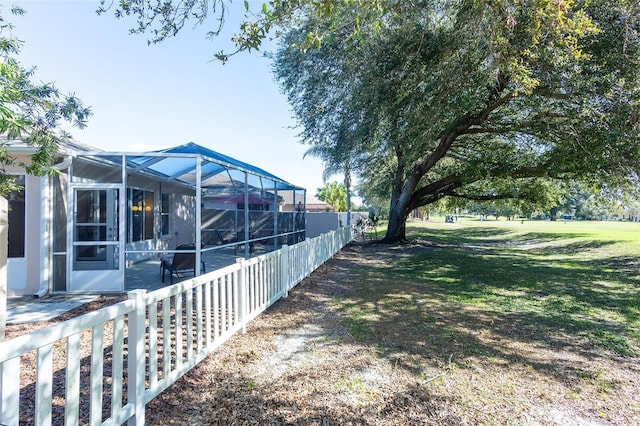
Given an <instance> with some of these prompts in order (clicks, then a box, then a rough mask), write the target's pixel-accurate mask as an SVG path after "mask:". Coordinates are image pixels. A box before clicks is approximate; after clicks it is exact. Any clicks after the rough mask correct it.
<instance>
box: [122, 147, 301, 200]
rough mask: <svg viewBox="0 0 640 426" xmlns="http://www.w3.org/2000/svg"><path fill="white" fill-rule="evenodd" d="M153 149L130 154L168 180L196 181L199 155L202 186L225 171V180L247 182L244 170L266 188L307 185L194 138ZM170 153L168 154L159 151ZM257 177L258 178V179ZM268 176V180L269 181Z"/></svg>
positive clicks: (139, 167)
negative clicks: (228, 154)
mask: <svg viewBox="0 0 640 426" xmlns="http://www.w3.org/2000/svg"><path fill="white" fill-rule="evenodd" d="M149 154H151V153H147V154H145V153H141V154H140V155H139V156H135V155H131V154H127V161H128V163H129V164H130V165H131V166H132V168H133V169H135V170H136V171H140V172H146V173H152V174H153V175H155V176H158V177H164V178H165V179H167V180H174V181H177V182H181V183H184V184H187V185H194V184H195V179H196V170H197V168H196V160H195V159H196V158H198V157H199V158H200V159H201V175H202V176H201V177H202V186H203V187H206V186H208V185H207V182H208V181H210V182H212V183H213V182H216V183H218V184H219V182H220V178H221V176H219V175H221V174H224V175H226V177H225V180H228V181H231V182H234V181H236V182H243V181H244V173H248V174H249V179H250V180H252V181H254V182H251V183H250V185H251V186H254V187H259V188H262V189H265V190H272V189H278V190H303V189H304V188H302V187H299V186H296V185H293V184H291V183H289V182H287V181H285V180H283V179H281V178H279V177H277V176H276V175H274V174H272V173H269V172H267V171H265V170H263V169H261V168H259V167H256V166H253V165H251V164H248V163H245V162H243V161H239V160H236V159H235V158H232V157H229V156H227V155H224V154H220V153H219V152H216V151H213V150H212V149H209V148H205V147H203V146H200V145H198V144H195V143H193V142H189V143H187V144H184V145H180V146H176V147H173V148H166V149H162V150H158V151H153V154H154V155H149ZM156 154H166V155H156ZM256 178H257V179H258V180H256ZM265 180H266V182H265Z"/></svg>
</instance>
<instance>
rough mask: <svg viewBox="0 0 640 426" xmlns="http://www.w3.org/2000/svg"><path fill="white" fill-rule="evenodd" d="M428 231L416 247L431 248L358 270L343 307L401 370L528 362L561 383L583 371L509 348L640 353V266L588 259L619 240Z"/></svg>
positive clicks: (348, 319)
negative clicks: (436, 364)
mask: <svg viewBox="0 0 640 426" xmlns="http://www.w3.org/2000/svg"><path fill="white" fill-rule="evenodd" d="M420 231H421V232H420V233H419V234H418V235H417V236H418V238H419V240H418V241H421V240H422V239H424V240H426V241H429V245H424V246H423V247H422V249H416V248H415V247H413V248H411V247H409V246H407V247H406V251H407V252H409V254H407V255H406V256H397V257H396V259H397V260H396V261H395V262H394V263H393V264H392V265H384V266H381V265H379V266H362V265H356V264H354V265H353V270H352V278H351V281H352V284H353V288H352V289H351V290H350V291H349V292H348V294H347V295H345V297H344V299H343V300H341V301H340V307H341V314H342V316H343V318H344V322H345V325H346V326H347V328H348V329H349V330H350V332H351V334H352V335H353V336H354V337H356V338H357V339H359V340H361V341H364V342H366V343H369V344H379V345H381V351H383V353H386V354H387V356H390V357H397V359H396V363H399V364H402V363H403V361H402V360H403V359H404V360H409V361H407V362H405V364H404V367H405V368H407V369H410V370H412V371H415V372H419V369H420V368H421V367H420V366H419V365H418V363H414V362H412V361H411V360H412V359H414V358H416V357H417V358H423V359H424V358H425V357H426V358H436V359H441V360H442V359H446V358H447V357H448V356H450V355H451V354H454V355H455V356H456V358H458V359H461V358H462V359H464V358H476V357H484V358H486V359H496V360H502V361H501V362H508V363H521V364H524V365H528V366H531V367H533V368H535V369H536V370H539V371H544V372H546V373H547V374H549V375H551V376H554V377H555V378H556V379H561V378H563V377H566V372H567V371H573V372H575V373H576V374H578V375H580V374H581V371H580V368H581V367H580V366H579V365H577V364H574V363H572V362H570V361H566V360H563V359H562V358H557V359H547V360H546V361H544V362H542V361H540V359H539V358H535V359H534V357H530V356H529V355H528V354H526V353H523V352H518V351H517V350H513V348H512V347H508V346H509V345H508V344H507V343H509V344H517V343H518V342H519V343H528V344H532V345H531V346H533V347H536V348H543V349H545V350H549V351H552V352H553V351H559V350H566V351H570V352H572V353H577V354H580V355H582V356H585V357H587V358H589V359H598V358H603V359H608V358H610V357H615V356H621V357H635V356H637V355H638V347H639V342H640V335H639V334H638V326H639V325H640V324H639V321H640V315H639V313H640V302H639V300H640V285H639V283H638V280H637V276H638V271H637V265H638V261H637V259H634V258H633V257H630V256H619V257H616V256H613V257H604V255H602V256H600V255H598V256H593V255H592V256H586V254H587V252H589V251H598V250H600V249H606V248H607V247H608V246H611V245H613V244H615V243H616V241H593V240H585V239H584V235H583V234H580V233H575V234H561V235H555V234H553V235H550V234H543V233H540V234H538V233H525V234H518V235H513V234H511V233H510V232H509V231H508V230H502V229H486V228H470V229H455V230H453V229H452V230H445V231H441V230H437V231H436V232H431V231H429V230H422V229H421V230H420ZM423 231H424V232H423ZM372 250H375V249H373V248H372ZM378 250H381V251H384V247H379V248H378ZM598 253H600V252H598ZM372 255H373V256H376V257H378V256H377V255H376V254H372ZM380 256H382V254H380ZM487 335H490V336H491V337H490V338H487ZM503 343H504V344H503ZM413 355H416V357H413ZM398 360H400V361H398Z"/></svg>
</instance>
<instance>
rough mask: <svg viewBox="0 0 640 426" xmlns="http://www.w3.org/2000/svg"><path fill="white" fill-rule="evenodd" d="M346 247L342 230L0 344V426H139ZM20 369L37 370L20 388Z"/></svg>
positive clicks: (346, 232)
mask: <svg viewBox="0 0 640 426" xmlns="http://www.w3.org/2000/svg"><path fill="white" fill-rule="evenodd" d="M352 237H353V232H352V229H351V228H340V229H338V230H336V231H333V232H330V233H328V234H324V235H321V236H319V237H316V238H312V239H309V240H306V241H303V242H301V243H298V244H296V245H293V246H285V247H283V248H282V249H280V250H278V251H274V252H271V253H268V254H265V255H262V256H259V257H255V258H251V259H248V260H244V259H239V260H238V262H237V263H236V264H234V265H230V266H227V267H225V268H222V269H219V270H217V271H213V272H210V273H208V274H205V275H201V276H199V277H196V278H193V279H190V280H187V281H183V282H180V283H178V284H175V285H172V286H170V287H164V288H162V289H160V290H157V291H153V292H150V293H147V292H146V291H145V290H134V291H132V292H130V293H128V296H129V299H128V300H125V301H123V302H120V303H117V304H115V305H111V306H108V307H105V308H102V309H99V310H97V311H95V312H91V313H88V314H86V315H83V316H80V317H77V318H74V319H71V320H68V321H65V322H63V323H59V324H55V325H52V326H50V327H47V328H44V329H42V330H39V331H36V332H34V333H31V334H28V335H24V336H20V337H18V338H15V339H12V340H8V341H5V342H2V343H0V424H2V425H10V426H14V425H18V423H19V422H20V423H21V424H22V423H24V422H26V423H29V424H36V425H39V426H40V425H50V424H56V425H57V424H60V425H62V424H64V425H77V424H90V425H100V424H102V425H120V424H123V423H125V422H126V423H128V424H129V425H140V426H141V425H144V420H145V404H147V403H148V402H149V401H150V400H151V399H153V398H154V397H156V396H157V395H158V394H160V393H161V392H162V391H163V390H165V389H166V388H167V387H169V386H170V385H171V384H173V383H174V382H175V381H176V380H178V379H179V378H180V377H181V376H182V375H184V374H185V373H186V372H188V371H189V370H190V369H191V368H193V367H194V366H195V365H196V364H198V363H199V362H200V361H202V360H203V359H204V358H205V357H206V356H207V355H209V354H210V353H211V352H213V351H214V350H215V349H216V348H218V347H219V346H220V345H222V344H223V343H224V342H225V341H226V340H228V339H229V338H230V337H231V336H232V335H233V334H234V333H236V332H238V331H239V330H243V331H244V329H245V327H246V325H247V323H248V322H249V321H251V320H252V319H253V318H255V317H256V316H258V315H259V314H260V313H261V312H263V311H264V310H265V309H267V308H268V307H269V306H271V305H272V304H273V303H275V302H276V301H277V300H278V299H280V298H281V297H286V296H287V294H288V292H289V290H290V289H291V288H293V287H294V286H295V285H296V284H298V283H299V282H300V281H302V280H303V279H304V278H305V277H307V276H308V275H309V274H311V272H313V271H314V270H315V269H317V268H318V267H319V266H320V265H322V264H323V263H324V262H326V261H327V260H328V259H330V258H331V257H332V256H333V255H334V254H335V253H336V252H337V251H339V250H340V249H341V248H342V247H344V246H345V245H346V244H347V243H348V242H349V241H351V239H352ZM28 357H32V358H31V362H30V363H29V362H25V360H27V358H28ZM33 357H35V362H34V360H33ZM21 359H22V360H23V362H21ZM21 364H29V365H34V368H35V371H32V372H31V376H28V377H32V376H33V377H35V380H34V381H33V383H30V384H28V385H26V386H23V387H22V388H21V386H20V381H21V374H22V375H25V374H28V373H29V372H26V371H24V370H25V369H24V368H21ZM87 370H89V371H90V373H89V374H87ZM81 372H83V374H81ZM21 418H22V420H21Z"/></svg>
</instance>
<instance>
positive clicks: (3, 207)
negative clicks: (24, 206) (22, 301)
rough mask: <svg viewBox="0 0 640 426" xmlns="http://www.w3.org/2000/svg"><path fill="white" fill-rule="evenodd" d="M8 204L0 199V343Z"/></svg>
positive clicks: (4, 315)
mask: <svg viewBox="0 0 640 426" xmlns="http://www.w3.org/2000/svg"><path fill="white" fill-rule="evenodd" d="M8 232H9V202H8V201H7V199H6V198H4V197H0V342H2V341H4V335H5V330H6V327H7V248H8V241H9V233H8Z"/></svg>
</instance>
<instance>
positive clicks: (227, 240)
mask: <svg viewBox="0 0 640 426" xmlns="http://www.w3.org/2000/svg"><path fill="white" fill-rule="evenodd" d="M215 231H216V235H217V236H218V241H219V242H220V244H231V243H232V242H233V239H232V238H224V236H223V235H222V232H220V231H218V230H217V229H216V230H215Z"/></svg>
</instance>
